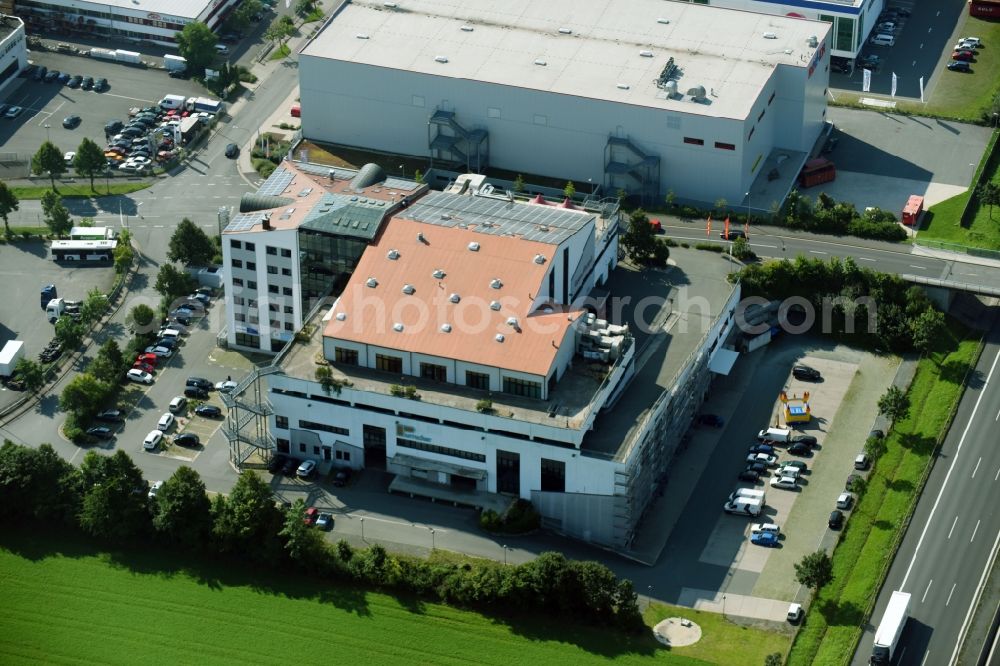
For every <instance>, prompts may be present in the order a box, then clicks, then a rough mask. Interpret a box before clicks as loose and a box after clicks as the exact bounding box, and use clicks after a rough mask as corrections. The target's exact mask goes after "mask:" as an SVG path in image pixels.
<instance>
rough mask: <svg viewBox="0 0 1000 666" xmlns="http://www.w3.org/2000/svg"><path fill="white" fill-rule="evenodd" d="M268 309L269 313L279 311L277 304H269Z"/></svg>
mask: <svg viewBox="0 0 1000 666" xmlns="http://www.w3.org/2000/svg"><path fill="white" fill-rule="evenodd" d="M267 309H268V311H269V312H277V311H278V304H277V303H268V304H267Z"/></svg>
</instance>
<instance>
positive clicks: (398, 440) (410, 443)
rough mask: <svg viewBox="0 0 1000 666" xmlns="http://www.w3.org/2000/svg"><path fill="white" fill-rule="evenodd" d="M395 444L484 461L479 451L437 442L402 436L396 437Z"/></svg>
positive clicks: (484, 457) (484, 458)
mask: <svg viewBox="0 0 1000 666" xmlns="http://www.w3.org/2000/svg"><path fill="white" fill-rule="evenodd" d="M396 446H402V447H403V448H406V449H416V450H417V451H427V452H428V453H437V454H439V455H442V456H451V457H452V458H462V459H464V460H475V461H476V462H480V463H484V462H486V456H484V455H483V454H481V453H473V452H472V451H461V450H459V449H452V448H449V447H447V446H438V445H437V444H428V443H427V442H418V441H416V440H412V439H405V438H403V437H397V438H396Z"/></svg>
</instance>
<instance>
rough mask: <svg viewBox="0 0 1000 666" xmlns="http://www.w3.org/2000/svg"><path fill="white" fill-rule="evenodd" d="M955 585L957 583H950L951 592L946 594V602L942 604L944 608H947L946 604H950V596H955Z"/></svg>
mask: <svg viewBox="0 0 1000 666" xmlns="http://www.w3.org/2000/svg"><path fill="white" fill-rule="evenodd" d="M956 585H958V583H952V584H951V592H949V593H948V601H946V602H944V605H945V606H947V605H948V604H950V603H951V595H953V594H955V586H956Z"/></svg>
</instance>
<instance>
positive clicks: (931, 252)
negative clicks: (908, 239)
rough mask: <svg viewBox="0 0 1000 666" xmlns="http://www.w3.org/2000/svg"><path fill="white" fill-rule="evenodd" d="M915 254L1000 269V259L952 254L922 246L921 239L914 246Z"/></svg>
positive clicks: (959, 253) (960, 253)
mask: <svg viewBox="0 0 1000 666" xmlns="http://www.w3.org/2000/svg"><path fill="white" fill-rule="evenodd" d="M913 254H914V256H918V257H932V258H934V259H941V260H942V261H956V262H959V263H962V264H975V265H977V266H989V267H991V268H1000V259H990V258H989V257H977V256H975V255H972V254H966V253H964V252H952V251H950V250H938V249H935V248H930V247H924V246H923V245H920V239H919V237H918V238H917V241H916V242H915V243H914V244H913Z"/></svg>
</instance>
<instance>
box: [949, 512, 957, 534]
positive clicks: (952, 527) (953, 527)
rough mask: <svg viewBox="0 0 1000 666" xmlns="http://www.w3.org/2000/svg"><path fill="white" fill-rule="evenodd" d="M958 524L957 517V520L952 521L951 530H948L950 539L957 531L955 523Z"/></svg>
mask: <svg viewBox="0 0 1000 666" xmlns="http://www.w3.org/2000/svg"><path fill="white" fill-rule="evenodd" d="M957 522H958V516H957V515H956V516H955V520H953V521H951V529H950V530H948V538H949V539H950V538H951V533H952V532H954V531H955V523H957Z"/></svg>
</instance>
